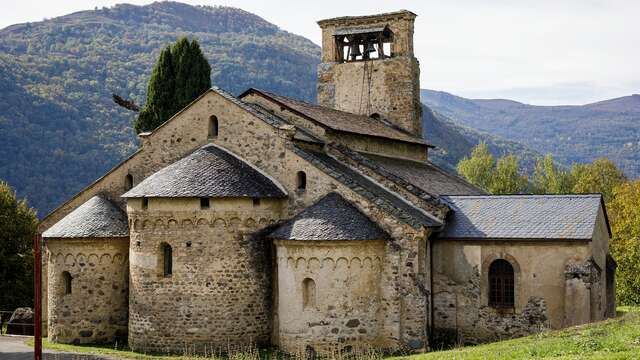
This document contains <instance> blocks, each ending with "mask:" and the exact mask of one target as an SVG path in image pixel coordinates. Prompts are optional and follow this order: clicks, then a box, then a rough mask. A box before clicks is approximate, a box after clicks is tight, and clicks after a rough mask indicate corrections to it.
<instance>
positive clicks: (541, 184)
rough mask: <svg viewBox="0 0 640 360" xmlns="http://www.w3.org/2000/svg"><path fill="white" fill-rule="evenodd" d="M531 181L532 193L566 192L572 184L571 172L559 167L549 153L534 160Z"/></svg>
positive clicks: (571, 187) (570, 189)
mask: <svg viewBox="0 0 640 360" xmlns="http://www.w3.org/2000/svg"><path fill="white" fill-rule="evenodd" d="M531 182H532V191H533V193H534V194H568V193H570V192H571V191H572V190H573V186H574V184H573V177H572V176H571V173H570V172H568V171H564V170H562V169H559V168H558V166H557V165H556V163H555V161H554V160H553V155H551V154H547V155H545V156H544V158H539V159H537V160H536V167H535V171H534V174H533V180H532V181H531Z"/></svg>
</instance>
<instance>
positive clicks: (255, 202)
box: [253, 198, 260, 207]
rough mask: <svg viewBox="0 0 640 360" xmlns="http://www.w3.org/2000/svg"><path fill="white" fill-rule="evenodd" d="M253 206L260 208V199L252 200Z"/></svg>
mask: <svg viewBox="0 0 640 360" xmlns="http://www.w3.org/2000/svg"><path fill="white" fill-rule="evenodd" d="M253 206H254V207H255V206H260V198H253Z"/></svg>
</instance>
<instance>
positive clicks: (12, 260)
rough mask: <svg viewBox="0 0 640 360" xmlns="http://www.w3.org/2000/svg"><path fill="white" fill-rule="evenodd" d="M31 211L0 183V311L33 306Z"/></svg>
mask: <svg viewBox="0 0 640 360" xmlns="http://www.w3.org/2000/svg"><path fill="white" fill-rule="evenodd" d="M37 226H38V219H37V218H36V212H35V210H33V209H31V208H30V207H29V205H27V202H26V200H18V199H17V198H16V193H15V192H14V191H13V189H11V187H9V185H8V184H7V183H5V182H3V181H0V309H2V310H13V309H15V308H17V307H20V306H32V305H33V251H32V244H33V235H34V234H35V232H36V228H37Z"/></svg>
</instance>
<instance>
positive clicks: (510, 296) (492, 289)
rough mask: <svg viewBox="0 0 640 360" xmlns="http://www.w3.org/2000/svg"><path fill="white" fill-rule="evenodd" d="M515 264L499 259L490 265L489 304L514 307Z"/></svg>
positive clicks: (499, 306)
mask: <svg viewBox="0 0 640 360" xmlns="http://www.w3.org/2000/svg"><path fill="white" fill-rule="evenodd" d="M514 290H515V284H514V273H513V266H511V264H510V263H509V262H508V261H506V260H504V259H498V260H496V261H494V262H492V263H491V265H490V266H489V306H492V307H495V308H512V307H513V306H514V299H515V294H514Z"/></svg>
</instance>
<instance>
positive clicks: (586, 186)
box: [571, 158, 627, 202]
mask: <svg viewBox="0 0 640 360" xmlns="http://www.w3.org/2000/svg"><path fill="white" fill-rule="evenodd" d="M571 177H572V178H573V180H574V185H573V189H572V190H573V192H574V193H578V194H586V193H601V194H602V196H603V197H604V199H605V201H606V202H608V201H610V200H611V199H612V197H613V189H614V188H615V187H616V186H618V185H621V184H623V183H625V182H626V181H627V177H626V176H625V175H624V173H623V172H622V170H620V169H618V167H617V166H616V165H615V164H614V163H612V162H611V161H610V160H609V159H607V158H599V159H596V160H594V161H593V162H592V163H591V164H574V165H573V168H572V169H571Z"/></svg>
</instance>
